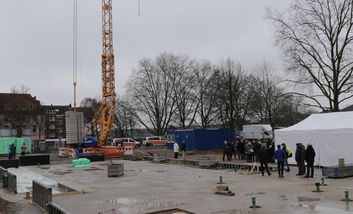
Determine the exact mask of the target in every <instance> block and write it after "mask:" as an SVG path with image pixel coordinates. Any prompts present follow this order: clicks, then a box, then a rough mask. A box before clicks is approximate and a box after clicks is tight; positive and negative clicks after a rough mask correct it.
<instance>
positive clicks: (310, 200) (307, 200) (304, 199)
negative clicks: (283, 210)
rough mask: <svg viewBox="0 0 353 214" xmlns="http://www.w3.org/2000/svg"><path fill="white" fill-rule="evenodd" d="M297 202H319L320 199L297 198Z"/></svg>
mask: <svg viewBox="0 0 353 214" xmlns="http://www.w3.org/2000/svg"><path fill="white" fill-rule="evenodd" d="M298 201H301V202H312V201H320V198H309V197H298Z"/></svg>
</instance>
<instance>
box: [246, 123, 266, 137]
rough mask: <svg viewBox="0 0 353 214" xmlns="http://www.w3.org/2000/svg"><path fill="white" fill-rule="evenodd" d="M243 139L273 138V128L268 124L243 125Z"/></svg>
mask: <svg viewBox="0 0 353 214" xmlns="http://www.w3.org/2000/svg"><path fill="white" fill-rule="evenodd" d="M242 136H243V138H244V139H258V140H260V139H273V130H272V127H271V125H269V124H253V125H243V132H242Z"/></svg>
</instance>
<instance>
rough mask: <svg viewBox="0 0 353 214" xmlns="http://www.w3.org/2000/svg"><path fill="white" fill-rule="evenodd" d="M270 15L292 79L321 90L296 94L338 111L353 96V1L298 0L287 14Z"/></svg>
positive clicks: (315, 89) (271, 13) (274, 13)
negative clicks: (292, 75) (291, 72)
mask: <svg viewBox="0 0 353 214" xmlns="http://www.w3.org/2000/svg"><path fill="white" fill-rule="evenodd" d="M268 18H269V20H271V21H272V22H273V23H274V25H275V38H276V44H277V45H278V46H279V47H281V50H282V53H283V55H284V57H285V59H286V61H287V63H288V67H289V70H290V71H293V74H294V77H295V78H294V80H293V81H294V82H295V83H296V84H299V85H300V86H308V85H310V86H315V87H314V91H319V93H318V94H315V93H311V94H309V95H307V94H305V93H298V92H295V93H294V94H298V95H302V96H305V97H306V98H309V99H310V100H312V101H313V103H314V104H312V105H313V106H316V107H319V108H321V109H322V110H324V111H326V110H328V111H339V110H340V107H339V106H340V104H341V103H342V102H344V101H346V100H348V99H350V98H351V97H353V95H352V93H351V92H352V87H353V81H352V80H353V78H352V72H353V58H352V53H353V52H352V48H353V37H352V26H353V1H352V0H296V1H295V3H294V4H293V5H292V6H291V8H290V10H288V12H287V13H286V15H284V14H281V13H278V12H274V11H270V12H269V13H268ZM325 100H326V102H324V101H325ZM327 104H328V106H327Z"/></svg>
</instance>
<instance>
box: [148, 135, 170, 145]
mask: <svg viewBox="0 0 353 214" xmlns="http://www.w3.org/2000/svg"><path fill="white" fill-rule="evenodd" d="M142 144H143V145H145V146H157V145H161V146H164V145H166V144H167V139H165V138H164V137H160V136H152V137H146V138H145V139H144V140H143V141H142Z"/></svg>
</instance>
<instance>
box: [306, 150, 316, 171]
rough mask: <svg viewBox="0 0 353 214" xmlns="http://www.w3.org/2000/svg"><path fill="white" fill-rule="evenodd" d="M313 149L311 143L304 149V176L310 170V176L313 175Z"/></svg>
mask: <svg viewBox="0 0 353 214" xmlns="http://www.w3.org/2000/svg"><path fill="white" fill-rule="evenodd" d="M315 155H316V154H315V150H314V148H313V146H312V145H311V144H308V145H307V147H306V150H305V161H306V165H307V169H306V176H305V177H306V178H308V177H309V172H310V177H314V160H315Z"/></svg>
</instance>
